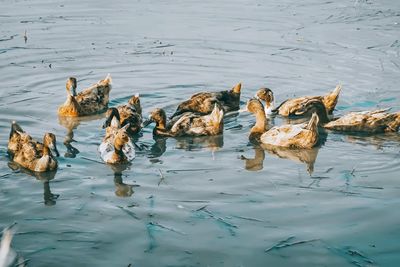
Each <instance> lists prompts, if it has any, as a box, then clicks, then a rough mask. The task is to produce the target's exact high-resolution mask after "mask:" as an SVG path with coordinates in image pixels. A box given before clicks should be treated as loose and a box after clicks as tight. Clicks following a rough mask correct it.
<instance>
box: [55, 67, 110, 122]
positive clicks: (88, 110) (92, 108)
mask: <svg viewBox="0 0 400 267" xmlns="http://www.w3.org/2000/svg"><path fill="white" fill-rule="evenodd" d="M111 82H112V80H111V76H110V74H108V75H107V77H106V78H105V79H104V80H100V81H99V82H97V83H96V84H94V85H92V86H90V87H89V88H87V89H85V90H83V91H82V92H80V93H78V94H77V93H76V78H74V77H70V78H68V80H67V84H66V89H67V93H68V95H67V100H66V101H65V103H64V104H62V105H61V106H60V107H59V108H58V114H59V115H60V116H68V117H80V116H86V115H92V114H96V113H100V112H103V111H105V110H106V109H107V107H108V101H109V94H110V91H111Z"/></svg>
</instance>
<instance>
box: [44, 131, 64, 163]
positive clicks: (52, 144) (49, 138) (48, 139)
mask: <svg viewBox="0 0 400 267" xmlns="http://www.w3.org/2000/svg"><path fill="white" fill-rule="evenodd" d="M43 145H44V148H43V150H46V148H48V149H50V151H51V152H54V154H55V155H56V156H57V157H59V156H60V153H58V150H57V145H56V136H55V135H54V134H53V133H45V134H44V137H43ZM43 153H44V151H43Z"/></svg>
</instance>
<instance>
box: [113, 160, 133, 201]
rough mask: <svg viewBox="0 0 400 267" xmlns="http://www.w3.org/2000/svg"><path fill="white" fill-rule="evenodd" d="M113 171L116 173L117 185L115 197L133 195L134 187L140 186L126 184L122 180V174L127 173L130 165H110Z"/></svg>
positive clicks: (115, 183)
mask: <svg viewBox="0 0 400 267" xmlns="http://www.w3.org/2000/svg"><path fill="white" fill-rule="evenodd" d="M110 166H111V169H112V170H113V171H114V185H115V195H116V196H117V197H130V196H132V195H133V193H134V190H133V187H137V186H138V185H134V184H126V183H124V181H123V179H122V172H123V171H125V170H126V169H127V168H128V167H129V166H130V164H119V165H110Z"/></svg>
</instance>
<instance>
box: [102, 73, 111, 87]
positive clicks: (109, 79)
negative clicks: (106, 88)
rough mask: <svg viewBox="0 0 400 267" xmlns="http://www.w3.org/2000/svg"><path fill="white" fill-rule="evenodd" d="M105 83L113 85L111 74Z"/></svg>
mask: <svg viewBox="0 0 400 267" xmlns="http://www.w3.org/2000/svg"><path fill="white" fill-rule="evenodd" d="M103 82H104V83H106V84H108V85H111V84H112V78H111V74H110V73H109V74H107V76H106V78H105V79H104V80H103Z"/></svg>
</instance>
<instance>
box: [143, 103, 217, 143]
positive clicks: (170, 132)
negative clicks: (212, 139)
mask: <svg viewBox="0 0 400 267" xmlns="http://www.w3.org/2000/svg"><path fill="white" fill-rule="evenodd" d="M223 116H224V112H223V111H222V110H221V109H220V108H218V105H217V104H215V105H214V109H213V110H212V112H211V114H209V115H204V116H201V115H198V114H195V113H191V112H186V113H183V114H182V116H181V117H179V118H174V119H173V120H171V122H169V123H168V124H167V116H166V114H165V111H164V110H163V109H160V108H157V109H155V110H153V112H151V114H150V117H149V120H148V121H146V122H145V123H144V127H145V126H147V125H148V124H150V123H151V122H155V123H156V127H154V129H153V134H154V135H158V136H175V137H176V136H208V135H218V134H221V133H222V131H223V120H222V119H223Z"/></svg>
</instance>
